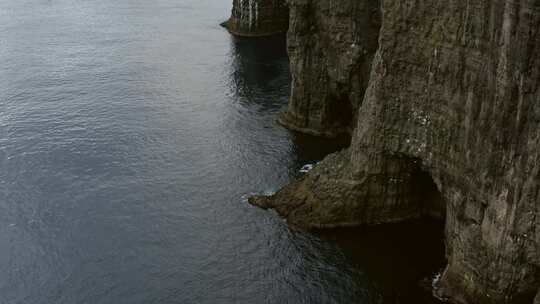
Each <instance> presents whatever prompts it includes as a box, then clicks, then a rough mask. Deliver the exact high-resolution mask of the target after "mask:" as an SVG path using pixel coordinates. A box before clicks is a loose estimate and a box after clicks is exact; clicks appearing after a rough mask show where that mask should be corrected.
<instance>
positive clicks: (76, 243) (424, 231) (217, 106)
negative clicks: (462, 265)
mask: <svg viewBox="0 0 540 304" xmlns="http://www.w3.org/2000/svg"><path fill="white" fill-rule="evenodd" d="M231 3H232V0H151V1H150V0H0V303H1V304H19V303H21V304H41V303H44V304H48V303H51V304H63V303H66V304H76V303H81V304H82V303H88V304H100V303H103V304H122V303H126V304H128V303H129V304H136V303H141V304H142V303H145V304H146V303H365V304H376V303H431V302H432V300H431V294H430V291H429V286H430V284H431V280H432V279H433V277H434V276H435V274H436V273H437V271H439V270H440V267H441V266H442V265H444V252H443V247H444V246H443V244H442V238H441V233H442V232H441V227H440V225H439V224H437V223H430V222H428V223H425V222H421V223H414V224H403V225H398V226H391V227H386V228H383V229H347V230H339V231H330V232H324V233H315V234H312V233H306V232H302V231H295V230H292V229H290V228H289V227H288V226H287V225H286V223H285V222H284V221H283V220H282V219H280V218H279V217H278V216H277V215H276V214H275V213H273V212H271V211H264V210H260V209H257V208H255V207H252V206H250V205H249V204H247V202H246V198H247V196H248V195H250V194H253V193H272V192H274V191H276V190H277V189H279V187H280V186H282V185H284V184H286V183H287V182H288V181H291V180H292V179H294V178H296V177H298V176H300V174H301V173H300V172H299V170H300V168H302V166H304V165H306V164H313V163H315V162H317V161H319V160H320V159H322V158H323V157H324V156H325V155H326V154H328V153H331V152H333V151H336V150H339V149H341V148H343V143H342V142H335V141H324V140H320V139H315V138H311V137H306V136H302V135H299V134H295V133H292V132H290V131H288V130H286V129H284V128H282V127H281V126H279V125H278V124H276V122H275V119H276V116H277V114H278V113H279V112H280V111H281V110H282V109H283V107H284V106H285V105H286V104H287V99H288V96H289V93H290V75H289V63H288V59H287V54H286V45H285V39H284V38H283V37H272V38H268V39H256V40H239V39H234V38H233V37H231V36H230V35H229V34H228V33H227V32H226V31H225V30H224V29H223V28H221V27H220V26H219V24H220V22H222V21H224V20H226V19H227V17H228V16H229V14H230V9H231Z"/></svg>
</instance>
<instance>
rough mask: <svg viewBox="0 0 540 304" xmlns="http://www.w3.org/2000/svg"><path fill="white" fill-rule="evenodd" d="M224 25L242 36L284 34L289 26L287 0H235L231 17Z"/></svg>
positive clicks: (236, 34)
mask: <svg viewBox="0 0 540 304" xmlns="http://www.w3.org/2000/svg"><path fill="white" fill-rule="evenodd" d="M222 25H223V26H224V27H225V28H227V30H229V32H230V33H231V34H233V35H235V36H241V37H262V36H271V35H276V34H283V33H285V32H287V29H288V27H289V9H288V6H287V3H286V0H233V8H232V14H231V18H230V19H229V20H227V21H226V22H224V23H223V24H222Z"/></svg>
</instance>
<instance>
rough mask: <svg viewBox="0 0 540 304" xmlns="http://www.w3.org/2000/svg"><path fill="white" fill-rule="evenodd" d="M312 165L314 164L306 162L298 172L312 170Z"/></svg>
mask: <svg viewBox="0 0 540 304" xmlns="http://www.w3.org/2000/svg"><path fill="white" fill-rule="evenodd" d="M314 166H315V165H314V164H306V165H304V166H303V167H302V168H301V169H300V172H301V173H308V172H309V171H311V170H313V167H314Z"/></svg>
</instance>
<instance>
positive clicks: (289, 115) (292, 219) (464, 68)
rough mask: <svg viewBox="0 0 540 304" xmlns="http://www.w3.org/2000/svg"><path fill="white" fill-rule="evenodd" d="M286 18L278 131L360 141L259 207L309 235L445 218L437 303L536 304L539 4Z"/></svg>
mask: <svg viewBox="0 0 540 304" xmlns="http://www.w3.org/2000/svg"><path fill="white" fill-rule="evenodd" d="M289 6H290V21H289V23H290V28H289V32H288V45H289V55H290V59H291V72H292V77H293V89H292V96H291V100H290V104H289V107H288V109H287V111H286V112H285V113H284V114H283V115H282V116H281V117H280V121H281V122H282V123H283V124H284V125H286V126H289V127H291V128H293V129H295V130H298V131H302V132H306V133H310V134H315V135H322V136H330V137H331V136H335V135H336V134H340V133H348V134H351V136H352V141H351V145H350V147H349V148H348V149H347V150H345V151H342V152H339V153H337V154H334V155H330V156H329V157H328V158H327V159H325V160H324V161H322V162H321V163H320V164H319V165H318V166H316V167H315V168H314V169H313V170H312V171H311V172H310V173H308V174H306V175H305V176H303V177H302V178H300V179H299V180H297V181H295V182H293V183H291V184H290V185H288V186H286V187H285V188H283V189H282V190H280V191H278V192H277V193H276V194H275V195H273V196H270V197H254V198H251V199H250V202H251V203H252V204H255V205H258V206H260V207H263V208H273V209H276V210H277V211H278V213H280V214H281V215H282V216H284V217H285V218H287V220H288V222H289V223H290V224H292V225H296V226H300V227H307V228H310V227H317V228H326V227H340V226H356V225H374V224H381V223H389V222H397V221H402V220H407V219H411V218H416V217H420V216H424V215H431V216H438V217H441V218H444V219H445V222H446V228H445V235H446V255H447V261H448V264H447V266H446V269H445V270H444V272H443V274H442V277H441V279H440V281H439V283H438V286H437V290H436V293H437V295H438V296H440V297H441V298H444V299H448V300H449V301H451V302H454V303H469V304H473V303H478V304H483V303H487V304H500V303H535V304H537V303H539V302H540V291H539V288H540V210H539V209H540V1H538V0H469V1H463V0H446V1H440V0H424V1H415V0H360V1H356V0H342V1H330V0H289ZM411 237H422V236H421V235H416V236H411ZM537 294H538V296H536V295H537ZM535 298H536V299H535Z"/></svg>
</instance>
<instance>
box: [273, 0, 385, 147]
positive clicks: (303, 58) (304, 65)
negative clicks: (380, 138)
mask: <svg viewBox="0 0 540 304" xmlns="http://www.w3.org/2000/svg"><path fill="white" fill-rule="evenodd" d="M289 6H290V31H289V34H288V51H289V57H290V61H291V74H292V76H293V81H292V91H291V93H292V94H291V100H290V103H289V106H288V108H287V110H286V111H285V112H284V113H283V115H281V117H280V118H279V122H280V123H281V124H283V125H285V126H287V127H289V128H291V129H295V130H298V131H301V132H304V133H310V134H313V135H318V136H325V137H336V136H338V135H340V134H344V133H345V134H350V133H351V131H352V129H353V126H354V122H355V121H356V113H357V109H358V106H359V104H360V103H361V101H362V98H363V96H364V91H365V89H366V87H367V83H368V80H369V71H370V70H371V62H372V59H373V54H374V53H375V51H376V49H377V40H378V34H379V27H380V9H379V3H378V1H357V0H342V1H289Z"/></svg>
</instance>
